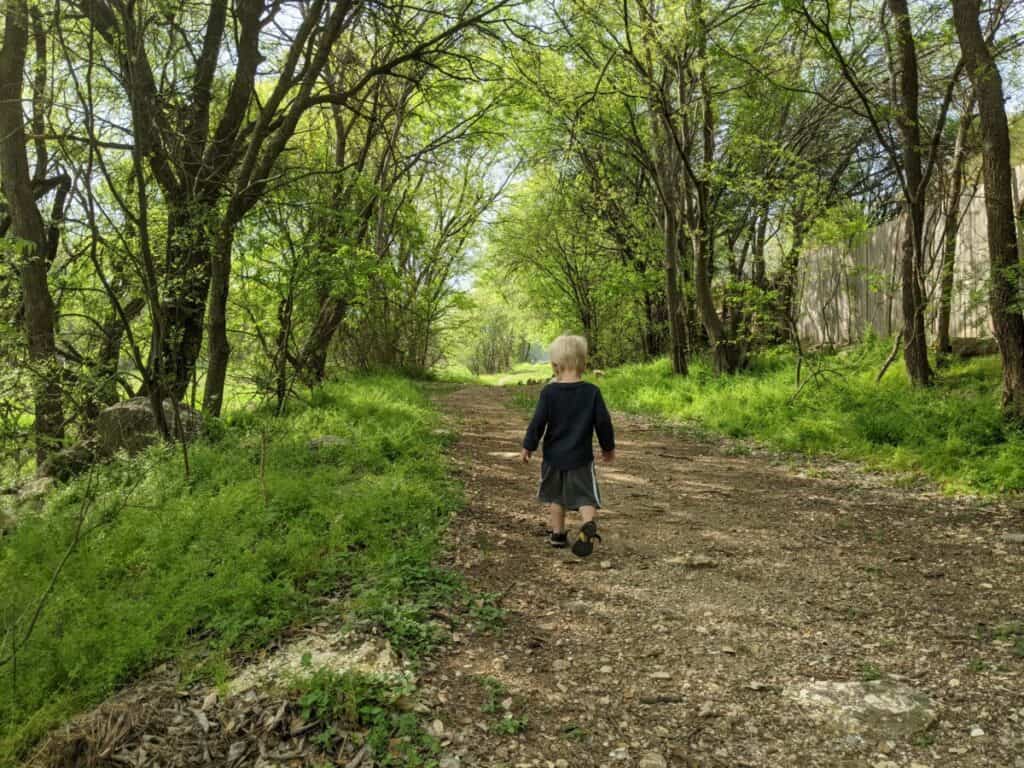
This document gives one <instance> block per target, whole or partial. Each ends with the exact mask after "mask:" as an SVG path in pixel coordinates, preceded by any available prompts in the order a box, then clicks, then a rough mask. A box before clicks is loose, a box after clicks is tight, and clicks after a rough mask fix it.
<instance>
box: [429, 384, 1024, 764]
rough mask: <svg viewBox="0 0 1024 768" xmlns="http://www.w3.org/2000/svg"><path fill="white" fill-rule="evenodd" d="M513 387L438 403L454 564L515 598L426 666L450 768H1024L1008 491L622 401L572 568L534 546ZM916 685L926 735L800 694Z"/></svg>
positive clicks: (531, 474)
mask: <svg viewBox="0 0 1024 768" xmlns="http://www.w3.org/2000/svg"><path fill="white" fill-rule="evenodd" d="M513 391H514V390H513V389H511V388H506V389H499V388H488V387H481V386H468V387H464V388H460V389H458V390H454V391H453V390H445V391H444V392H443V393H442V394H439V395H438V400H439V402H440V404H441V407H442V408H443V410H444V411H445V412H446V414H447V416H448V418H449V420H450V422H451V425H452V427H453V428H454V429H456V430H458V432H459V434H460V438H459V440H458V442H457V443H456V445H455V446H454V448H453V449H452V458H453V462H454V464H455V467H456V472H457V474H458V476H459V477H460V479H461V480H462V481H463V482H464V483H465V486H466V496H467V508H466V509H465V511H464V512H462V513H461V514H460V515H459V516H458V517H457V518H456V519H455V520H454V522H453V525H452V530H451V537H452V546H453V555H452V557H453V559H454V564H455V565H456V567H458V568H459V569H460V570H461V571H462V572H464V573H465V574H466V575H467V576H468V577H469V579H470V581H471V583H472V584H473V585H474V586H475V587H476V588H477V589H479V590H483V591H485V592H491V593H497V594H498V595H499V596H500V600H499V602H500V605H501V606H502V607H503V608H504V609H505V610H506V611H507V619H506V626H505V628H504V630H502V631H500V632H497V633H491V634H488V633H469V634H466V635H464V636H461V637H460V636H456V638H455V640H456V642H455V643H454V644H453V646H452V648H451V649H450V650H449V652H448V653H447V654H446V655H445V656H443V657H442V658H441V659H440V660H439V662H438V664H437V666H436V667H435V668H434V669H433V670H431V671H429V672H428V673H426V674H425V675H424V677H423V678H422V680H421V683H422V685H423V686H424V699H425V702H426V703H427V704H428V706H429V707H430V708H431V710H432V713H433V715H432V716H433V717H434V718H436V719H437V720H438V721H440V722H436V723H434V728H435V731H436V732H437V733H439V734H440V735H441V737H442V739H443V741H444V742H445V755H446V760H445V762H442V768H448V767H449V766H455V765H460V766H463V767H465V766H500V765H508V766H519V765H541V766H573V767H575V766H601V765H608V766H642V767H643V768H657V766H660V765H672V766H850V767H851V768H852V767H853V766H885V767H886V768H888V767H889V766H916V767H917V768H920V767H921V766H931V767H932V768H935V767H936V766H993V767H994V766H1011V767H1013V768H1024V757H1022V756H1024V658H1022V656H1021V655H1018V654H1024V626H1022V625H1018V626H1016V627H1015V625H1014V624H1013V623H1012V622H1014V621H1017V622H1024V545H1022V544H1019V543H1016V539H1015V538H1014V537H1013V536H1012V535H1010V534H1012V533H1013V532H1019V531H1022V530H1024V516H1022V514H1021V512H1020V508H1019V506H1018V507H1017V508H1016V509H1014V508H1012V507H1010V506H1007V505H994V504H981V503H979V502H976V501H971V500H954V499H949V498H945V497H942V496H940V495H938V494H934V493H922V492H920V491H918V492H910V491H905V490H901V489H899V488H895V487H892V486H891V485H889V484H888V481H886V480H884V479H881V478H878V477H876V476H871V475H868V474H867V473H864V472H862V471H859V470H857V469H855V468H853V467H852V466H850V465H840V464H834V463H827V462H808V463H803V462H800V463H799V466H797V465H796V464H794V463H793V462H792V461H790V460H787V459H784V458H779V457H773V456H771V455H765V454H762V453H760V452H754V453H751V452H750V451H743V450H741V447H737V446H735V445H730V444H729V443H724V442H723V443H714V442H701V441H698V440H696V439H694V438H692V437H688V436H685V435H682V434H672V433H670V432H669V431H666V430H664V429H659V428H657V427H655V426H652V425H651V424H650V423H648V422H646V421H645V420H643V419H639V418H633V417H626V416H623V415H621V414H614V415H613V418H614V420H615V424H616V432H617V443H618V453H619V460H618V461H617V462H616V464H615V465H614V466H613V467H611V468H603V470H602V469H601V468H599V472H600V475H599V477H600V481H601V486H602V497H603V499H604V501H605V503H606V505H607V509H606V510H604V511H603V513H602V515H601V518H600V521H601V533H602V535H603V536H604V543H603V545H598V549H597V552H596V553H595V555H594V556H593V557H592V558H590V559H589V560H586V561H579V560H577V559H576V558H574V557H573V556H572V555H571V554H570V553H568V552H567V551H556V550H550V549H548V548H547V547H546V544H545V542H544V538H543V533H544V527H545V515H544V513H543V510H542V509H541V508H540V505H538V504H537V503H536V502H535V501H534V500H533V494H534V493H535V488H536V485H535V484H536V480H537V477H538V473H539V466H538V465H537V463H536V459H535V462H534V463H532V464H531V465H529V466H528V467H526V466H524V465H522V464H521V463H520V462H519V461H518V451H519V442H520V440H521V436H522V432H523V429H524V428H525V425H526V421H527V420H528V414H526V413H524V412H523V411H522V410H521V409H519V408H516V407H515V406H514V405H513V403H512V392H513ZM730 454H734V455H730ZM744 454H746V455H744ZM1017 630H1020V632H1021V633H1022V634H1020V635H1018V634H1015V632H1016V631H1017ZM1018 641H1019V644H1020V645H1019V647H1015V643H1017V642H1018ZM876 678H881V682H879V683H873V682H872V683H870V684H868V685H864V684H865V682H866V681H872V680H874V679H876ZM815 680H817V681H828V682H827V684H825V685H823V686H819V687H818V688H814V686H813V685H812V683H813V681H815ZM831 683H843V684H848V685H845V686H832V685H831ZM878 686H891V687H886V688H884V689H880V688H877V687H878ZM910 688H912V689H913V690H914V691H915V693H916V694H917V696H918V698H917V699H916V700H915V701H918V702H921V701H927V700H930V701H931V703H932V706H933V707H934V710H935V715H936V716H937V717H936V720H935V722H934V723H933V724H932V725H931V726H930V728H929V729H928V730H925V731H918V726H919V725H920V723H922V722H923V723H927V722H929V721H930V720H931V719H932V716H931V713H930V712H928V711H925V712H924V715H922V716H921V717H923V719H922V720H920V721H916V720H913V718H912V717H911V719H910V720H909V721H908V720H907V718H902V719H900V718H895V719H894V721H893V722H889V721H888V720H885V718H882V719H881V721H880V722H879V723H874V722H868V723H867V725H866V726H865V727H864V728H862V729H861V731H860V732H858V733H852V732H851V728H850V727H845V726H840V725H836V724H834V722H833V720H832V719H831V718H832V717H833V716H835V715H836V714H837V713H838V712H839V710H838V709H836V708H835V707H833V708H831V709H830V708H829V707H827V706H826V707H824V708H821V709H819V708H816V707H815V706H812V705H809V704H808V703H807V702H806V701H805V702H803V703H801V702H798V701H797V700H796V698H795V692H796V691H798V690H800V689H805V691H804V692H805V698H806V697H807V696H809V695H810V694H813V693H814V692H815V691H819V692H820V691H821V690H823V689H824V690H828V691H832V692H835V691H844V692H845V693H846V694H849V695H850V696H851V697H852V698H853V699H854V700H855V701H854V702H853V703H857V702H856V699H858V697H860V698H863V696H862V692H863V691H868V692H870V691H872V690H899V691H902V690H904V689H910ZM808 691H810V693H808ZM876 703H877V702H876ZM837 706H838V705H837ZM926 709H927V708H926ZM912 714H913V715H914V716H918V715H920V713H912ZM896 721H898V722H896ZM524 722H525V730H522V732H520V733H510V731H516V730H519V729H520V728H522V727H523V725H524ZM857 722H860V723H861V724H863V723H862V721H857ZM908 722H909V723H910V724H909V725H908ZM855 724H856V723H855ZM901 729H904V730H901ZM972 732H973V734H974V735H972Z"/></svg>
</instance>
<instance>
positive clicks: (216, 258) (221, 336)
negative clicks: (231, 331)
mask: <svg viewBox="0 0 1024 768" xmlns="http://www.w3.org/2000/svg"><path fill="white" fill-rule="evenodd" d="M232 240H233V238H232V236H231V234H230V230H227V232H226V233H225V234H223V235H222V236H221V238H220V239H219V241H218V243H217V249H216V252H215V253H214V254H213V265H212V266H213V268H212V270H211V273H210V299H209V301H210V305H209V308H208V315H207V344H208V347H207V364H206V384H205V386H204V388H203V413H204V414H206V415H207V416H220V412H221V407H222V406H223V405H224V384H225V382H226V381H227V375H228V358H229V357H230V356H231V344H230V343H229V342H228V288H229V287H230V286H229V283H230V281H231V247H232ZM200 341H201V339H200ZM194 365H195V363H194V361H193V367H194Z"/></svg>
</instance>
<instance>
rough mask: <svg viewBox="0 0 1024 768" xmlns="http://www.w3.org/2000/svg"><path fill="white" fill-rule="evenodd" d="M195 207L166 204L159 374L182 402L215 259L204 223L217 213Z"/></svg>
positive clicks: (200, 337)
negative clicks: (162, 319) (162, 318)
mask: <svg viewBox="0 0 1024 768" xmlns="http://www.w3.org/2000/svg"><path fill="white" fill-rule="evenodd" d="M197 207H198V204H197V203H195V202H194V201H175V202H173V203H171V204H169V205H168V209H169V210H168V214H167V250H166V261H165V265H164V285H165V286H166V289H165V291H164V300H163V307H162V310H163V316H164V319H165V320H164V322H165V327H164V329H163V332H162V334H161V336H162V339H161V340H160V344H159V349H160V350H161V353H160V355H161V364H160V370H161V371H162V373H163V377H164V381H163V382H162V383H161V384H162V387H163V389H164V391H165V392H166V394H167V395H168V396H169V397H173V398H176V399H178V400H181V399H182V398H184V397H185V392H186V391H187V389H188V385H189V382H191V381H192V374H193V371H194V370H195V367H196V361H197V360H198V359H199V352H200V351H201V349H202V346H203V321H204V319H205V318H204V315H205V314H206V300H207V294H210V293H211V287H210V282H211V264H212V262H213V260H214V258H215V257H216V254H213V253H212V250H213V249H212V243H213V237H214V236H213V234H212V233H211V231H210V229H209V227H208V226H206V224H205V222H208V221H212V220H213V217H214V216H215V213H214V211H212V210H208V211H205V212H201V211H199V210H197ZM225 298H226V296H225ZM155 330H156V329H154V332H155ZM156 341H157V340H156V339H154V342H156ZM204 407H205V405H204ZM218 412H219V409H218Z"/></svg>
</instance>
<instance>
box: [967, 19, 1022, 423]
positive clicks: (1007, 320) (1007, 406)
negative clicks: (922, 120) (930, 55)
mask: <svg viewBox="0 0 1024 768" xmlns="http://www.w3.org/2000/svg"><path fill="white" fill-rule="evenodd" d="M979 13H980V3H979V0H954V2H953V22H954V24H955V25H956V33H957V37H958V38H959V39H960V49H961V51H962V52H963V57H964V63H965V65H966V68H967V75H968V77H970V79H971V84H972V85H973V86H974V92H975V96H976V98H977V100H978V115H979V118H980V119H979V127H980V130H981V140H982V146H983V147H984V151H983V158H982V173H983V175H984V180H985V213H986V214H987V217H988V252H989V262H990V265H991V276H990V278H989V279H990V288H989V309H990V311H991V313H992V326H993V328H994V329H995V334H996V340H997V341H998V342H999V354H1000V357H1001V358H1002V363H1003V413H1004V415H1005V416H1006V417H1007V418H1008V419H1011V420H1013V421H1024V317H1022V315H1021V312H1020V309H1019V298H1020V296H1019V294H1020V291H1019V288H1018V286H1019V282H1020V260H1019V255H1018V252H1017V227H1016V222H1015V221H1014V211H1013V176H1012V174H1013V168H1012V167H1011V166H1010V133H1009V128H1008V126H1007V121H1006V108H1005V106H1004V101H1003V83H1002V79H1001V78H1000V76H999V69H998V68H997V67H996V65H995V61H994V60H993V58H992V54H991V52H990V51H989V49H988V47H987V46H986V44H985V38H984V36H983V35H982V32H981V24H980V22H979V20H978V16H979Z"/></svg>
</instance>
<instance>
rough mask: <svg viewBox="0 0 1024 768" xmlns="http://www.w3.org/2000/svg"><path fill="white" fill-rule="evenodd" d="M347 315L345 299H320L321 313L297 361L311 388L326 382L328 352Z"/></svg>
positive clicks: (329, 297) (326, 295) (325, 295)
mask: <svg viewBox="0 0 1024 768" xmlns="http://www.w3.org/2000/svg"><path fill="white" fill-rule="evenodd" d="M347 313H348V302H347V301H345V300H344V299H340V298H337V297H335V296H330V295H328V294H324V295H322V296H321V297H320V311H319V312H318V313H317V318H316V322H314V323H313V328H312V329H311V330H310V332H309V336H307V337H306V341H305V343H304V344H303V345H302V351H301V352H300V353H299V357H298V360H297V361H296V362H297V366H296V367H297V368H298V369H299V374H300V375H301V376H302V378H303V379H305V381H306V383H307V384H309V385H310V386H313V385H315V384H319V383H321V382H322V381H323V380H324V376H325V375H326V372H327V350H328V349H329V348H330V346H331V341H332V340H333V339H334V334H335V332H336V331H337V330H338V327H339V326H340V325H341V323H342V321H343V320H344V319H345V315H346V314H347Z"/></svg>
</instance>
